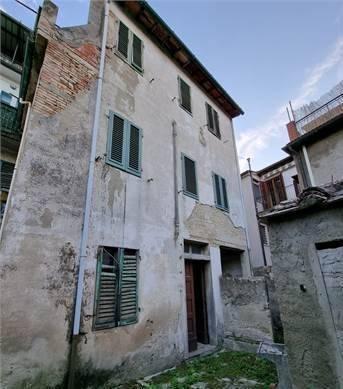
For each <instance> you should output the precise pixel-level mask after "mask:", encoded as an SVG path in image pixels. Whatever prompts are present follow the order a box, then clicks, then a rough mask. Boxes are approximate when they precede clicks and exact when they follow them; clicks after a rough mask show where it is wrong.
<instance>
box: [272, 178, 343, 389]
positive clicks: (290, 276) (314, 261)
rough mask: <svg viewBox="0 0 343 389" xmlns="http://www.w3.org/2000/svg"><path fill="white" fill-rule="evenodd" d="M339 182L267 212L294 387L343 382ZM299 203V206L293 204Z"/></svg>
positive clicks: (332, 385) (342, 223)
mask: <svg viewBox="0 0 343 389" xmlns="http://www.w3.org/2000/svg"><path fill="white" fill-rule="evenodd" d="M341 186H342V184H337V185H336V186H334V187H333V188H329V189H328V188H326V189H327V190H328V191H329V193H331V195H326V197H327V198H326V199H325V198H323V197H322V194H320V193H319V196H318V194H317V193H314V194H312V193H311V190H309V191H308V192H307V194H304V195H302V196H303V197H302V199H301V200H300V201H299V202H298V204H293V206H291V207H289V208H288V209H287V208H286V207H285V208H284V209H282V210H277V211H274V212H271V213H270V214H268V215H267V216H266V218H267V219H268V221H269V230H270V236H271V252H272V260H273V274H274V277H275V286H276V292H277V296H278V300H279V304H280V310H281V318H282V323H283V327H284V338H285V345H286V349H287V352H288V356H289V364H290V371H291V375H292V379H293V383H294V385H295V387H296V388H305V387H315V388H341V387H342V385H343V371H342V366H343V363H342V361H343V359H342V357H343V354H342V321H341V318H342V315H343V294H342V282H343V272H342V263H343V257H342V231H343V213H342V189H341ZM296 205H297V206H296Z"/></svg>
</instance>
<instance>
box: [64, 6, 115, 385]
mask: <svg viewBox="0 0 343 389" xmlns="http://www.w3.org/2000/svg"><path fill="white" fill-rule="evenodd" d="M104 4H105V15H104V29H103V35H102V42H101V54H100V65H99V75H98V84H97V91H96V100H95V111H94V120H93V127H92V143H91V152H90V157H89V170H88V178H87V189H86V200H85V210H84V215H83V224H82V233H81V240H80V260H79V272H78V278H77V289H76V299H75V307H74V318H73V332H72V338H71V349H70V355H69V371H68V383H67V385H68V389H73V388H74V387H75V385H74V379H75V367H76V366H75V364H76V355H77V350H76V348H77V338H78V335H79V334H80V322H81V306H82V298H83V285H84V273H85V260H86V257H87V242H88V234H89V222H90V212H91V200H92V191H93V181H94V166H95V155H96V142H97V138H98V132H99V117H100V104H101V93H102V83H103V77H104V68H105V58H106V40H107V30H108V15H109V1H108V0H104Z"/></svg>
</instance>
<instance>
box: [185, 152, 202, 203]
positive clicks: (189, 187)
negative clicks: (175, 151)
mask: <svg viewBox="0 0 343 389" xmlns="http://www.w3.org/2000/svg"><path fill="white" fill-rule="evenodd" d="M182 173H183V174H182V178H183V180H182V181H183V192H184V193H185V194H186V195H187V196H190V197H193V198H194V199H198V184H197V175H196V165H195V161H193V160H192V159H190V158H188V157H186V156H185V155H184V154H182Z"/></svg>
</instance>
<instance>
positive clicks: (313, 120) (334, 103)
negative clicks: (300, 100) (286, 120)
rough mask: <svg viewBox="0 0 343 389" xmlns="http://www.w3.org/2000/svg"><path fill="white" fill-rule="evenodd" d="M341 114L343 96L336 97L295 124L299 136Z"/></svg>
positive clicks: (342, 111)
mask: <svg viewBox="0 0 343 389" xmlns="http://www.w3.org/2000/svg"><path fill="white" fill-rule="evenodd" d="M341 114H343V94H340V95H338V96H336V97H335V98H333V99H332V100H330V101H328V102H327V103H326V104H323V105H322V106H320V107H318V108H317V109H315V110H313V111H312V112H310V113H309V114H308V115H306V116H304V117H302V118H301V119H299V120H297V121H296V122H295V123H296V126H297V130H298V132H299V134H300V135H303V134H305V133H306V132H309V131H312V130H314V129H315V128H317V127H319V126H321V125H322V124H325V123H327V122H328V121H330V120H332V119H334V118H335V117H336V116H339V115H341Z"/></svg>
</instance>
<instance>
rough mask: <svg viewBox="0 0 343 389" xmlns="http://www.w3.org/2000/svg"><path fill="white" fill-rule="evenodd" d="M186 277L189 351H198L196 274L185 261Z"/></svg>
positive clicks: (190, 263)
mask: <svg viewBox="0 0 343 389" xmlns="http://www.w3.org/2000/svg"><path fill="white" fill-rule="evenodd" d="M185 277H186V304H187V328H188V351H189V352H191V351H194V350H196V349H197V327H196V315H195V295H194V272H193V264H192V262H190V261H185Z"/></svg>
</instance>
